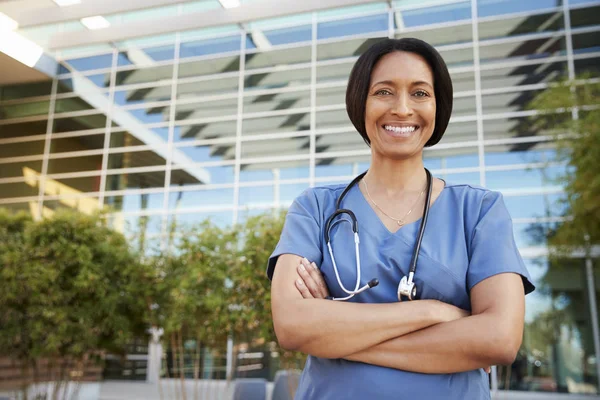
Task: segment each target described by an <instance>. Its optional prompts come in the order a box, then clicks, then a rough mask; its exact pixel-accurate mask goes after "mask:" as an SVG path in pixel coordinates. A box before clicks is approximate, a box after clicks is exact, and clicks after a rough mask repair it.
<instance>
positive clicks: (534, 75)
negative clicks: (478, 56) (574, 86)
mask: <svg viewBox="0 0 600 400" xmlns="http://www.w3.org/2000/svg"><path fill="white" fill-rule="evenodd" d="M566 76H567V62H566V61H563V62H549V63H544V64H532V65H521V66H518V67H508V68H500V69H493V70H489V69H484V70H482V71H481V87H482V88H483V89H489V88H506V87H513V86H521V85H533V84H536V83H545V82H552V81H554V80H557V79H560V78H562V77H566Z"/></svg>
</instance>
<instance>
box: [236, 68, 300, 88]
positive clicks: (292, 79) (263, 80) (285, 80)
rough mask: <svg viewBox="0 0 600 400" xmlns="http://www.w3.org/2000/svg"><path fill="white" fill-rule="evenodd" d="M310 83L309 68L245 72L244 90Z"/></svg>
mask: <svg viewBox="0 0 600 400" xmlns="http://www.w3.org/2000/svg"><path fill="white" fill-rule="evenodd" d="M309 84H310V68H300V69H291V70H283V71H270V72H260V73H257V74H246V78H245V79H244V90H246V91H250V90H255V89H257V90H259V89H276V88H280V87H286V88H288V87H293V86H304V85H309Z"/></svg>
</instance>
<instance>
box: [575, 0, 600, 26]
mask: <svg viewBox="0 0 600 400" xmlns="http://www.w3.org/2000/svg"><path fill="white" fill-rule="evenodd" d="M569 4H570V5H572V4H574V2H573V0H571V1H569ZM570 12H571V28H580V27H583V26H591V25H598V15H600V5H596V6H593V7H585V8H576V9H574V10H571V11H570Z"/></svg>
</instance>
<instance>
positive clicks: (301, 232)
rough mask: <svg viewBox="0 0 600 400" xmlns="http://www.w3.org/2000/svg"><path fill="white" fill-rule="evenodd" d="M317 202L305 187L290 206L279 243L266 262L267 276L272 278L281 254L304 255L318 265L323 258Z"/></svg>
mask: <svg viewBox="0 0 600 400" xmlns="http://www.w3.org/2000/svg"><path fill="white" fill-rule="evenodd" d="M319 220H320V218H319V204H318V202H317V197H316V194H315V192H314V189H307V190H306V191H304V193H302V194H301V195H300V196H298V197H297V198H296V199H295V200H294V202H293V203H292V205H291V206H290V208H289V210H288V212H287V215H286V218H285V223H284V225H283V231H282V232H281V237H280V238H279V243H277V246H276V247H275V250H274V251H273V254H271V257H269V262H268V264H267V276H268V277H269V279H272V278H273V271H274V270H275V264H277V259H278V258H279V256H280V255H282V254H295V255H298V256H300V257H306V258H307V259H309V260H310V261H312V262H314V263H316V264H317V265H320V264H321V262H322V260H323V253H322V251H321V240H322V239H321V228H320V226H319V223H318V222H317V221H319Z"/></svg>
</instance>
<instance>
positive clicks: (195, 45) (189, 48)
mask: <svg viewBox="0 0 600 400" xmlns="http://www.w3.org/2000/svg"><path fill="white" fill-rule="evenodd" d="M240 43H241V42H240V36H239V35H235V36H227V37H220V38H213V39H203V40H195V41H192V42H185V43H181V49H180V50H179V52H180V57H181V58H188V57H197V56H205V55H208V54H218V53H228V52H233V51H239V50H240Z"/></svg>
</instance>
